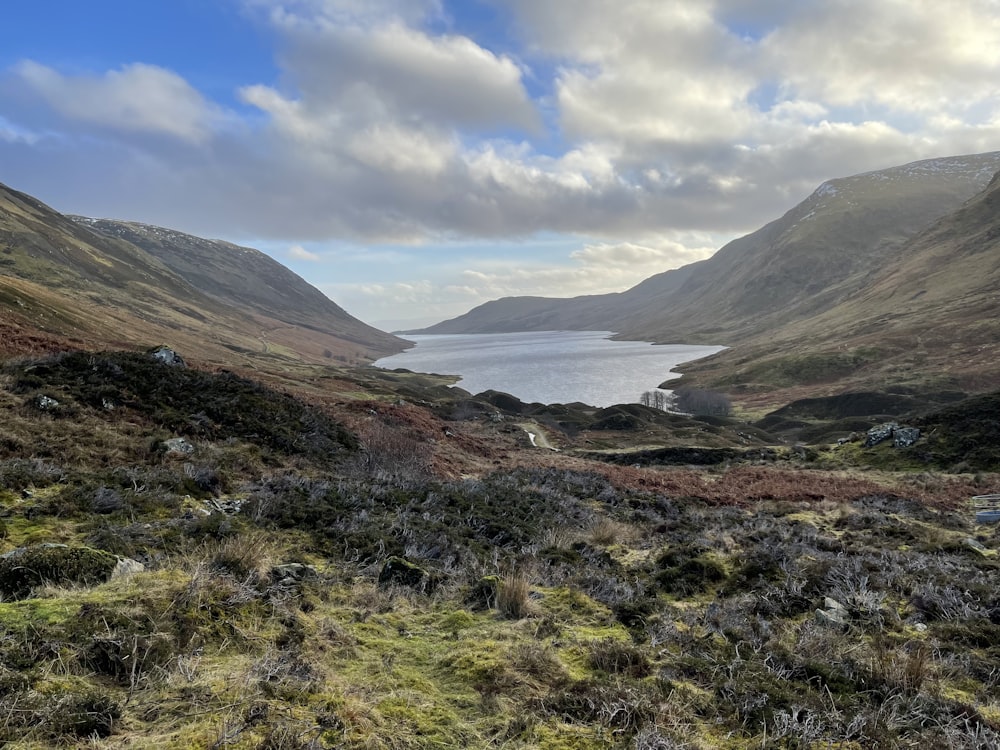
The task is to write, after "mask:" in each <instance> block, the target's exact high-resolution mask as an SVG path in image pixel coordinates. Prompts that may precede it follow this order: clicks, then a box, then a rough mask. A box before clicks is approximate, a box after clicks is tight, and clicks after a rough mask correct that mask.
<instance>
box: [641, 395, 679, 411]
mask: <svg viewBox="0 0 1000 750" xmlns="http://www.w3.org/2000/svg"><path fill="white" fill-rule="evenodd" d="M639 403H640V404H642V405H643V406H651V407H652V408H654V409H661V410H663V411H667V410H668V409H669V408H670V406H671V403H670V394H669V393H667V392H666V391H645V392H644V393H643V394H642V395H641V396H640V397H639Z"/></svg>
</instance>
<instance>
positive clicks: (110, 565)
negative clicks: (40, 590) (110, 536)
mask: <svg viewBox="0 0 1000 750" xmlns="http://www.w3.org/2000/svg"><path fill="white" fill-rule="evenodd" d="M117 564H118V558H117V557H115V556H114V555H112V554H109V553H107V552H104V551H103V550H97V549H91V548H90V547H69V546H67V545H65V544H37V545H33V546H31V547H18V548H17V549H15V550H11V551H10V552H7V553H5V554H3V555H0V595H2V596H3V598H4V599H24V598H26V597H27V596H29V595H30V594H31V590H32V589H34V588H35V587H36V586H41V585H43V584H46V583H53V584H56V585H63V584H69V583H75V584H82V585H95V584H98V583H103V582H104V581H107V580H108V579H109V578H110V577H111V573H112V571H113V570H114V569H115V566H116V565H117Z"/></svg>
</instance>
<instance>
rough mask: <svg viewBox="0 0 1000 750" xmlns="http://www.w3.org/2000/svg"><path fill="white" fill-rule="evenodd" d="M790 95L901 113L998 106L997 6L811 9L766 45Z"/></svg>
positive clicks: (925, 0)
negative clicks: (886, 108)
mask: <svg viewBox="0 0 1000 750" xmlns="http://www.w3.org/2000/svg"><path fill="white" fill-rule="evenodd" d="M763 52H764V54H765V57H766V59H767V60H768V62H769V64H770V65H771V66H773V67H774V68H775V69H776V70H779V71H780V72H781V74H782V75H783V77H784V81H785V86H786V87H787V88H788V89H789V90H790V91H795V92H798V93H800V94H802V95H805V96H808V97H811V98H817V99H820V100H822V101H824V102H827V103H828V104H830V105H833V106H841V107H852V106H857V105H865V104H867V105H872V104H878V105H883V106H885V107H888V108H890V109H891V110H894V111H899V112H914V113H923V114H933V113H936V112H941V111H953V112H954V111H959V112H961V111H965V110H967V109H968V108H969V107H971V106H973V105H975V104H978V103H981V102H984V101H985V102H992V105H993V106H996V103H997V102H996V99H997V94H998V93H1000V4H998V3H997V2H996V0H882V1H881V2H877V3H870V2H862V1H861V0H829V1H828V2H822V3H804V4H802V6H801V8H800V10H799V12H797V13H795V14H794V15H793V16H792V17H791V18H790V19H789V21H788V23H786V24H784V25H783V26H782V27H780V28H778V29H776V30H774V31H773V32H772V33H771V34H770V35H769V36H768V37H767V38H766V39H765V41H764V44H763Z"/></svg>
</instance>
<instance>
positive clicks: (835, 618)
mask: <svg viewBox="0 0 1000 750" xmlns="http://www.w3.org/2000/svg"><path fill="white" fill-rule="evenodd" d="M850 621H851V614H850V612H848V611H847V607H845V606H844V605H843V604H841V603H840V602H838V601H837V600H836V599H831V598H830V597H826V598H824V599H823V609H817V610H816V622H818V623H820V624H821V625H827V626H828V627H835V628H844V627H847V625H848V624H849V623H850Z"/></svg>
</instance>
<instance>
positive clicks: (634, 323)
mask: <svg viewBox="0 0 1000 750" xmlns="http://www.w3.org/2000/svg"><path fill="white" fill-rule="evenodd" d="M998 169H1000V152H994V153H988V154H979V155H972V156H960V157H949V158H943V159H932V160H927V161H921V162H915V163H913V164H908V165H904V166H901V167H895V168H892V169H885V170H880V171H876V172H870V173H866V174H862V175H855V176H853V177H847V178H842V179H836V180H831V181H829V182H827V183H824V184H823V185H822V186H820V187H819V189H817V190H816V191H815V192H814V193H813V194H812V195H811V196H810V197H809V198H807V199H806V200H805V201H803V202H802V203H800V204H799V205H798V206H796V207H794V208H793V209H791V210H790V211H789V212H788V213H786V214H785V215H784V216H783V217H781V218H780V219H777V220H776V221H773V222H771V223H769V224H768V225H766V226H764V227H763V228H761V229H759V230H757V231H756V232H753V233H752V234H749V235H747V236H745V237H742V238H739V239H737V240H734V241H732V242H730V243H729V244H727V245H726V246H725V247H723V248H722V249H720V250H719V251H718V252H717V253H716V254H715V255H714V256H712V257H711V258H709V259H707V260H705V261H701V262H699V263H696V264H692V265H690V266H685V267H684V268H682V269H677V270H674V271H667V272H665V273H663V274H658V275H656V276H653V277H651V278H649V279H647V280H646V281H644V282H642V283H641V284H639V285H637V286H635V287H633V288H632V289H629V290H628V291H625V292H622V293H620V294H614V295H598V296H593V297H577V298H574V299H570V300H559V299H553V300H549V301H548V302H545V301H544V300H543V299H542V298H530V299H525V298H508V299H507V300H503V301H502V302H503V304H498V303H487V304H486V305H483V306H480V307H479V308H476V309H475V310H472V311H470V312H469V313H467V314H466V315H463V316H461V317H460V318H456V319H454V320H451V321H445V322H443V323H439V324H437V325H435V326H431V327H430V328H427V329H424V330H423V331H421V332H423V333H473V332H475V333H485V332H499V331H512V330H551V329H553V328H555V329H559V328H567V329H587V328H594V329H598V330H612V331H617V332H619V333H620V335H621V336H622V337H623V338H638V339H646V340H653V341H660V342H672V341H678V340H685V341H692V342H711V343H727V344H731V343H732V342H733V341H734V340H735V339H737V338H742V337H745V336H749V335H753V334H757V333H761V332H764V331H769V330H773V329H774V328H775V327H778V326H781V325H783V324H786V323H789V322H792V321H794V320H797V319H800V318H802V317H806V316H810V315H814V314H817V313H818V312H821V311H822V310H824V309H828V308H830V307H833V306H835V305H836V304H838V303H839V302H840V301H841V300H843V299H845V298H846V297H847V296H849V295H850V294H852V293H853V292H855V291H856V290H858V289H860V288H863V287H864V286H865V285H866V283H867V280H868V276H869V274H871V273H872V272H873V271H874V270H876V269H878V268H880V267H881V266H882V265H883V264H884V263H885V262H887V261H888V260H890V259H892V258H893V257H894V256H895V253H896V252H898V250H899V248H900V247H901V245H902V244H903V243H904V242H905V241H906V239H907V238H909V237H912V236H913V235H914V234H916V233H917V232H919V231H920V230H922V229H925V228H926V227H928V226H929V225H930V224H931V223H933V222H934V221H935V220H936V219H938V218H940V217H942V216H944V215H945V214H947V213H948V212H949V211H951V210H954V209H956V208H958V207H959V206H961V204H962V203H963V202H964V201H966V200H968V199H969V198H971V197H972V196H974V195H975V194H976V193H978V192H979V191H980V190H982V189H983V188H984V187H985V186H986V184H987V183H988V182H989V179H990V177H991V176H992V175H993V174H994V173H995V172H996V171H997V170H998ZM525 310H528V311H529V314H525Z"/></svg>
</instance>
